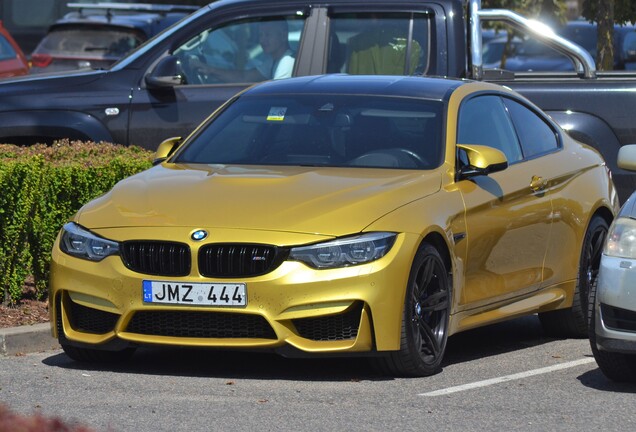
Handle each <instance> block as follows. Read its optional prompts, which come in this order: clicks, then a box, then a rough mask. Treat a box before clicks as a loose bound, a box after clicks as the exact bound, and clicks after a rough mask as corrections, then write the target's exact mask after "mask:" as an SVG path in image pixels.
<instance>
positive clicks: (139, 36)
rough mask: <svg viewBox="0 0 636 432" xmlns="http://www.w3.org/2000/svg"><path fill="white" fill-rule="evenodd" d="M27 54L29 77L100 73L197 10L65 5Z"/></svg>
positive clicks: (135, 5) (130, 5) (112, 5)
mask: <svg viewBox="0 0 636 432" xmlns="http://www.w3.org/2000/svg"><path fill="white" fill-rule="evenodd" d="M68 6H69V7H71V8H74V9H77V11H75V12H70V13H68V14H66V15H65V16H64V17H63V18H62V19H60V20H58V21H57V22H56V23H55V24H53V25H52V26H51V27H50V28H49V31H48V33H47V34H46V36H44V38H43V39H42V41H40V43H39V44H38V46H37V47H36V48H35V50H34V51H33V53H32V54H31V61H32V69H31V73H40V72H54V71H61V70H69V69H83V68H92V69H103V68H107V67H109V66H110V65H111V64H113V63H114V62H116V61H117V60H119V59H120V58H121V57H123V56H124V55H126V54H127V53H128V52H130V51H132V50H133V49H135V48H137V47H138V46H139V45H141V44H142V43H144V42H145V41H146V40H148V39H150V38H151V37H153V36H154V35H156V34H157V33H159V32H161V31H162V30H164V29H165V28H167V27H169V26H170V25H172V24H174V23H175V22H177V21H178V20H180V19H181V18H183V17H185V16H186V15H188V14H190V13H192V12H194V11H195V10H197V9H198V6H180V5H159V4H156V5H151V4H117V3H69V5H68Z"/></svg>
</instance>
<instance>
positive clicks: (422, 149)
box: [174, 95, 442, 169]
mask: <svg viewBox="0 0 636 432" xmlns="http://www.w3.org/2000/svg"><path fill="white" fill-rule="evenodd" d="M441 130H442V104H441V102H438V101H425V100H414V99H410V98H394V97H373V96H348V95H347V96H343V95H289V96H269V97H263V96H252V97H246V96H244V97H242V98H240V99H238V100H237V101H236V102H234V103H233V104H232V105H231V106H229V107H228V108H227V109H226V110H225V111H224V112H222V113H221V114H220V115H219V116H218V117H217V118H216V119H214V120H213V121H212V122H211V123H208V124H207V126H206V127H204V128H203V129H202V130H201V131H200V132H199V133H198V135H196V136H195V137H194V138H193V139H192V140H191V141H190V142H189V143H188V144H187V145H186V147H185V148H184V149H183V150H182V151H181V152H180V153H179V154H178V155H177V156H176V158H175V160H174V162H179V163H203V164H244V165H306V166H333V167H372V168H397V169H432V168H434V167H437V166H439V164H440V159H441V155H442V151H441V149H442V138H441V136H442V133H441Z"/></svg>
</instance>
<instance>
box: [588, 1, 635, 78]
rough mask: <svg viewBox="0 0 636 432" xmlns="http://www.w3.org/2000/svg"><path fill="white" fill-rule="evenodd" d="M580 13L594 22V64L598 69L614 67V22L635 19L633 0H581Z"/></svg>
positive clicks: (625, 21)
mask: <svg viewBox="0 0 636 432" xmlns="http://www.w3.org/2000/svg"><path fill="white" fill-rule="evenodd" d="M582 15H583V17H585V19H587V20H589V21H591V22H596V23H597V25H598V27H597V35H598V36H597V41H596V66H597V68H598V69H599V70H611V69H613V68H614V45H613V43H612V41H613V39H614V24H619V25H620V24H626V23H628V22H633V21H636V2H634V0H583V10H582Z"/></svg>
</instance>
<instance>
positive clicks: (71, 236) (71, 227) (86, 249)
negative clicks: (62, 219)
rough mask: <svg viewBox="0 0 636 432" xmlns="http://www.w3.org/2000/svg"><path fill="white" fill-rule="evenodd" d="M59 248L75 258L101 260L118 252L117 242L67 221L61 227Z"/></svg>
mask: <svg viewBox="0 0 636 432" xmlns="http://www.w3.org/2000/svg"><path fill="white" fill-rule="evenodd" d="M60 249H62V251H63V252H65V253H67V254H69V255H72V256H74V257H77V258H83V259H87V260H90V261H101V260H103V259H104V258H106V257H107V256H110V255H116V254H118V253H119V243H117V242H114V241H112V240H107V239H105V238H102V237H99V236H97V235H95V234H93V233H91V232H90V231H87V230H85V229H84V228H82V227H81V226H79V225H77V224H76V223H73V222H69V223H67V224H66V225H64V227H63V228H62V238H61V239H60Z"/></svg>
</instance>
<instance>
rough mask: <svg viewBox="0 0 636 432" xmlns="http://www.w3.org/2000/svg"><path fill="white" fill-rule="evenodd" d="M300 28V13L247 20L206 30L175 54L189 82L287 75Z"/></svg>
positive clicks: (241, 80) (240, 80)
mask: <svg viewBox="0 0 636 432" xmlns="http://www.w3.org/2000/svg"><path fill="white" fill-rule="evenodd" d="M303 28H304V17H299V16H290V17H283V16H280V17H268V18H266V19H265V18H259V19H246V20H242V21H238V22H234V23H230V24H227V25H224V26H222V27H216V28H211V29H208V30H205V31H203V32H201V33H199V34H198V35H196V36H195V37H194V38H192V39H190V40H189V41H188V42H186V43H185V44H183V45H181V46H180V47H178V48H177V49H176V50H175V51H174V54H175V55H176V56H178V57H179V58H180V60H181V64H182V68H183V71H184V74H185V78H186V81H187V83H188V84H215V83H252V82H260V81H265V80H269V79H281V78H289V77H291V76H292V75H293V71H294V65H295V63H296V50H297V49H298V43H299V41H300V37H301V33H302V30H303Z"/></svg>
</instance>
